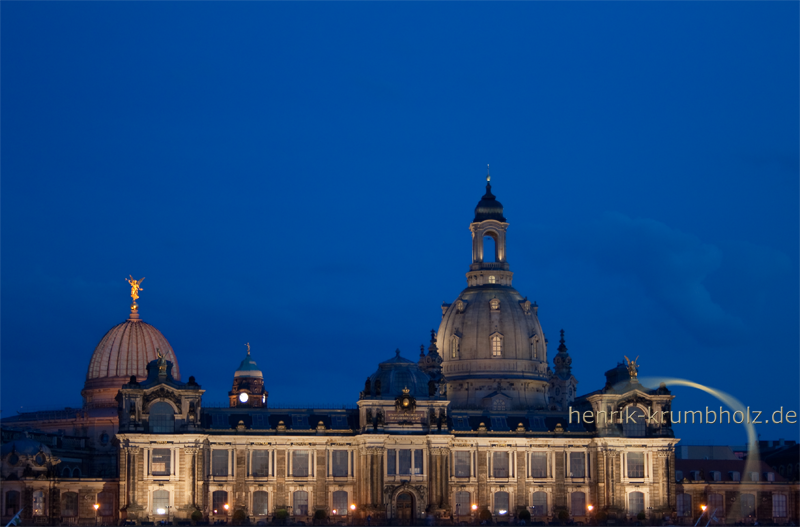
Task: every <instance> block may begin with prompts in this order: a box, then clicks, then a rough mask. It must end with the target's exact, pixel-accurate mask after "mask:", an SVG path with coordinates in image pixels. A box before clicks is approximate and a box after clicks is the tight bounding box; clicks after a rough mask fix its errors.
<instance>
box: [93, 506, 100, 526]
mask: <svg viewBox="0 0 800 527" xmlns="http://www.w3.org/2000/svg"><path fill="white" fill-rule="evenodd" d="M92 507H94V524H95V525H97V513H98V512H99V510H100V504H99V503H95V504H94V505H92Z"/></svg>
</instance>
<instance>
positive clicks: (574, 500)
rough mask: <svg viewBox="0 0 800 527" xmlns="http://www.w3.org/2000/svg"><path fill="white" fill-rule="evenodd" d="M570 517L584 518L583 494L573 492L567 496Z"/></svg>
mask: <svg viewBox="0 0 800 527" xmlns="http://www.w3.org/2000/svg"><path fill="white" fill-rule="evenodd" d="M569 511H570V515H572V516H573V517H575V516H586V494H584V493H583V492H580V491H579V492H573V493H572V494H570V495H569Z"/></svg>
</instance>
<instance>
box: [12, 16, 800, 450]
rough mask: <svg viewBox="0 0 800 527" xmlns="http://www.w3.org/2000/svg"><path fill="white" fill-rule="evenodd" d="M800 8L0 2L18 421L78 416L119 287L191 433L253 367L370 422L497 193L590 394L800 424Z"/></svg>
mask: <svg viewBox="0 0 800 527" xmlns="http://www.w3.org/2000/svg"><path fill="white" fill-rule="evenodd" d="M798 9H799V8H798V3H796V2H785V3H752V2H735V3H724V2H711V3H706V2H702V3H701V2H677V3H676V2H668V3H665V2H644V3H642V2H639V3H631V2H618V3H577V2H570V3H491V4H490V3H251V2H245V3H211V2H203V3H190V2H181V3H148V2H133V3H120V2H112V3H100V2H88V3H87V2H85V3H66V2H59V3H44V2H41V3H40V2H20V3H13V2H12V3H9V2H3V4H2V27H1V28H0V29H2V32H1V35H2V36H1V37H0V44H1V45H2V47H1V50H2V51H1V53H2V55H0V58H1V59H2V60H1V63H2V72H1V73H2V93H1V96H2V99H1V100H2V121H1V125H2V126H1V129H0V131H1V132H2V135H1V137H2V160H1V165H0V168H1V169H2V216H1V219H2V327H1V328H0V329H1V330H2V333H1V334H2V340H1V341H0V344H1V345H2V410H3V415H9V414H13V413H14V412H15V411H16V410H18V409H20V407H24V409H29V408H31V409H32V408H44V407H58V406H63V405H79V404H80V389H81V387H82V384H83V381H84V377H85V373H86V368H87V366H88V363H89V358H90V356H91V354H92V351H93V350H94V347H95V346H96V345H97V343H98V342H99V341H100V339H101V337H102V336H103V334H104V333H105V332H106V331H107V330H108V329H110V328H111V327H112V326H114V325H115V324H117V323H119V322H121V321H123V320H124V319H125V318H126V317H127V313H128V305H129V302H130V300H129V298H128V293H129V287H128V285H127V284H126V283H125V281H124V278H125V277H127V276H128V274H133V275H135V277H137V278H138V277H140V276H145V277H146V281H145V283H144V284H143V287H144V291H143V293H142V297H141V299H140V301H139V304H140V306H141V313H142V316H143V318H144V319H145V320H146V321H147V322H149V323H151V324H153V325H154V326H156V327H157V328H159V329H160V330H161V331H162V332H163V333H164V335H165V336H166V337H167V339H169V341H170V342H171V344H172V345H173V347H174V348H175V351H176V354H177V356H178V358H179V361H180V365H181V370H182V372H183V374H184V377H186V378H188V376H189V375H194V376H196V377H197V379H198V382H200V383H201V384H202V385H203V387H204V388H205V389H206V390H207V392H206V395H205V400H206V401H207V402H209V403H211V402H222V401H224V400H225V396H226V393H227V391H228V390H229V389H230V386H231V382H232V376H233V372H234V370H235V369H236V366H237V365H238V363H239V361H240V360H241V359H242V358H243V356H244V351H245V348H244V343H245V342H248V341H249V342H250V343H251V344H252V347H253V356H254V358H255V359H256V360H257V361H258V363H259V365H261V366H262V367H263V368H264V371H265V377H266V384H267V388H268V390H269V392H270V400H271V401H274V402H276V403H281V402H284V403H290V402H291V403H296V404H302V403H320V402H326V403H331V402H333V403H348V404H353V403H355V401H356V399H357V397H358V392H359V390H361V389H362V387H363V380H364V379H365V378H366V376H367V375H369V374H370V373H371V372H372V371H374V369H375V368H376V365H377V363H378V362H380V361H382V360H385V359H387V358H389V357H391V356H392V355H393V351H394V349H395V348H398V347H399V348H400V349H401V350H402V352H403V354H404V355H405V356H407V357H415V356H416V355H417V353H418V349H419V345H420V344H421V343H425V344H426V345H427V341H428V331H429V329H430V328H438V324H439V321H440V317H441V311H440V308H439V306H440V304H441V303H442V301H447V302H452V301H453V300H454V299H455V298H456V297H457V295H458V293H459V292H460V291H461V290H462V289H463V288H464V287H465V285H466V279H465V276H464V274H465V272H466V271H467V270H468V265H469V263H470V247H471V241H470V233H469V230H468V225H469V223H470V221H471V219H472V211H473V208H474V207H475V204H476V203H477V201H478V200H479V199H480V196H481V195H482V194H483V191H484V184H485V182H484V175H485V166H486V164H487V163H491V165H492V173H493V183H494V186H493V188H494V191H495V193H496V195H497V196H498V198H499V199H500V201H502V203H503V204H504V205H505V207H506V217H507V218H508V220H509V222H510V227H509V235H508V259H509V262H510V263H511V269H512V270H513V271H515V273H516V274H515V278H514V284H515V286H516V287H517V289H519V290H520V291H521V292H522V294H523V295H527V296H528V297H529V298H530V299H531V300H534V299H535V300H536V301H538V303H539V305H540V306H541V307H540V310H539V316H540V319H541V321H542V324H543V327H544V329H545V332H546V333H547V336H548V337H549V339H550V343H551V348H550V356H551V358H552V356H553V354H554V353H555V346H553V343H554V342H557V340H558V339H557V335H558V330H559V329H561V328H564V329H565V330H566V331H567V345H568V347H569V350H570V353H571V355H572V357H573V360H574V362H573V366H574V368H573V371H574V374H575V375H576V377H577V378H578V380H579V382H580V384H579V393H585V392H588V391H592V390H595V389H598V388H600V387H602V385H603V383H604V377H603V372H604V371H606V370H607V369H609V368H611V367H613V366H614V365H615V364H616V363H617V361H621V360H622V356H623V355H628V356H629V357H634V356H636V355H639V356H640V359H639V362H640V363H641V369H640V375H642V376H653V375H659V376H666V377H680V378H686V379H690V380H693V381H696V382H699V383H702V384H707V385H710V386H713V387H716V388H719V389H722V390H725V391H727V392H729V393H731V394H732V395H734V396H735V397H738V398H739V399H740V400H741V401H742V402H744V403H745V404H747V405H749V406H751V407H752V408H757V409H761V410H769V411H770V412H771V411H772V410H774V409H777V408H778V407H780V406H784V408H785V409H787V410H788V409H792V410H796V411H797V410H800V402H799V401H798V399H799V398H798V371H800V364H799V361H798V355H799V353H798V349H799V343H798V318H799V317H800V313H798V289H799V287H800V284H799V283H798V239H799V236H800V233H799V232H798V230H799V229H798V224H799V218H798V190H799V189H798V142H799V139H800V138H799V137H798V114H799V108H798V99H799V92H798V85H799V83H798ZM675 391H676V393H677V394H678V399H677V400H676V404H675V408H676V409H685V410H694V409H698V408H703V407H705V406H706V405H707V404H710V405H714V404H716V403H715V401H714V400H713V399H710V398H708V397H705V396H702V395H701V394H699V393H698V392H693V391H691V390H687V389H676V390H675ZM717 406H718V404H717ZM677 430H678V435H679V436H680V437H682V438H684V439H685V440H686V441H687V442H689V443H692V442H707V443H731V442H734V443H735V442H743V441H744V433H743V430H742V428H741V427H740V426H734V425H731V426H729V427H720V426H719V425H695V426H691V425H688V426H683V427H678V429H677ZM797 430H798V428H797V426H790V425H783V426H778V425H763V426H761V427H759V428H758V431H759V433H760V434H761V435H762V438H764V439H769V438H777V437H786V438H795V439H797V438H798V433H797Z"/></svg>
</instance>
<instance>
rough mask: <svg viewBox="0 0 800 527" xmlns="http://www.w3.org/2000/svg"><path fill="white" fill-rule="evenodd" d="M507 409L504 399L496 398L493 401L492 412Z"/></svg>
mask: <svg viewBox="0 0 800 527" xmlns="http://www.w3.org/2000/svg"><path fill="white" fill-rule="evenodd" d="M505 409H506V401H505V399H503V398H502V397H495V399H494V401H492V410H494V411H495V412H499V411H503V410H505Z"/></svg>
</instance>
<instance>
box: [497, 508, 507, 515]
mask: <svg viewBox="0 0 800 527" xmlns="http://www.w3.org/2000/svg"><path fill="white" fill-rule="evenodd" d="M497 512H499V513H500V516H502V515H504V514H505V513H507V512H508V511H507V510H505V509H500V510H499V511H497Z"/></svg>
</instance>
